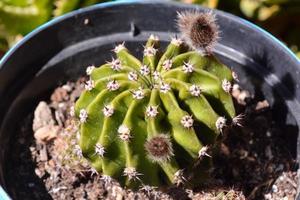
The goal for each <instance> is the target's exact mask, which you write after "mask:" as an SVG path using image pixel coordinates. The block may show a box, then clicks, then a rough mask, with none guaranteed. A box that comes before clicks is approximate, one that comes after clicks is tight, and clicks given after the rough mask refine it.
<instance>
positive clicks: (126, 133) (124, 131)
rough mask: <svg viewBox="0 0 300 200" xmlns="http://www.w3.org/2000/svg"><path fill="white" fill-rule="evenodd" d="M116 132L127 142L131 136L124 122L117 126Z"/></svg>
mask: <svg viewBox="0 0 300 200" xmlns="http://www.w3.org/2000/svg"><path fill="white" fill-rule="evenodd" d="M118 133H119V138H120V139H121V140H123V141H125V142H128V141H129V140H130V138H131V135H130V129H129V128H128V127H127V126H126V125H124V124H122V125H121V126H119V128H118Z"/></svg>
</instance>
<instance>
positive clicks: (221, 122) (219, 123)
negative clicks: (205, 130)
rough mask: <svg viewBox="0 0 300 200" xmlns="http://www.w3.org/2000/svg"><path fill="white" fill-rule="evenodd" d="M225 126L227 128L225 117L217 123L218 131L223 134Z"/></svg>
mask: <svg viewBox="0 0 300 200" xmlns="http://www.w3.org/2000/svg"><path fill="white" fill-rule="evenodd" d="M225 126H226V119H225V118H224V117H219V118H218V119H217V121H216V127H217V129H218V130H219V131H220V132H221V133H222V130H223V128H224V127H225Z"/></svg>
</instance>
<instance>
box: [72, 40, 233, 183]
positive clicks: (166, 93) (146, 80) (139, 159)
mask: <svg viewBox="0 0 300 200" xmlns="http://www.w3.org/2000/svg"><path fill="white" fill-rule="evenodd" d="M158 47H159V40H158V38H157V37H155V36H153V35H151V36H150V38H149V40H148V41H147V43H146V46H145V49H144V58H143V61H142V62H140V61H139V60H138V59H137V58H135V57H134V56H133V55H131V54H130V53H129V51H128V50H127V49H126V48H125V46H124V43H123V44H120V45H118V46H116V48H115V49H114V52H115V53H116V59H114V60H112V62H109V63H107V64H104V65H102V66H101V67H99V68H95V67H93V66H90V67H88V68H87V74H88V75H90V80H89V81H87V83H86V85H85V88H86V90H85V91H84V92H83V93H82V94H81V96H80V98H79V99H78V100H77V102H76V105H75V115H76V116H77V117H78V118H79V120H80V122H81V125H80V132H81V136H80V141H79V145H80V147H81V150H82V154H83V156H84V157H85V158H87V159H88V160H89V161H90V163H91V165H92V167H93V168H94V169H96V170H97V171H98V172H101V173H102V174H103V175H104V177H106V178H107V177H114V178H116V179H118V180H119V181H120V183H121V184H124V185H126V186H129V187H135V186H139V185H162V184H164V183H174V184H179V183H181V182H182V181H183V180H184V178H183V177H182V172H183V169H187V168H189V167H190V166H193V163H195V162H196V161H197V160H198V161H200V162H204V160H205V159H204V160H203V159H202V157H205V156H209V155H208V154H207V146H205V145H213V144H214V143H215V141H216V138H217V137H218V135H219V134H220V132H222V129H223V128H224V126H225V123H226V120H229V121H230V120H232V119H233V117H234V116H235V110H234V106H233V102H232V98H231V95H230V88H231V82H232V81H233V76H232V72H231V70H230V69H229V68H227V67H226V66H224V65H223V64H221V63H220V62H219V61H218V60H217V59H216V58H214V57H213V56H201V55H200V54H199V53H198V52H196V51H188V50H187V48H186V46H185V45H184V44H183V43H182V40H180V39H176V38H173V39H172V41H171V43H170V44H169V45H168V46H167V49H166V51H165V53H164V54H160V53H159V52H158V49H157V48H158ZM195 129H197V131H195ZM183 163H184V164H183ZM186 163H187V164H188V165H186ZM199 174H201V172H199Z"/></svg>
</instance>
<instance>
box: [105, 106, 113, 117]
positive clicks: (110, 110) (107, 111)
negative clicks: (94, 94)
mask: <svg viewBox="0 0 300 200" xmlns="http://www.w3.org/2000/svg"><path fill="white" fill-rule="evenodd" d="M102 112H103V114H104V116H105V117H110V116H112V115H113V114H114V108H113V107H112V106H111V105H106V106H104V107H103V109H102Z"/></svg>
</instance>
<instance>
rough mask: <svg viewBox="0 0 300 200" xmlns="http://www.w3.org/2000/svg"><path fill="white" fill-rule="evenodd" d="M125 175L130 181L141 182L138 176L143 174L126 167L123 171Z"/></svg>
mask: <svg viewBox="0 0 300 200" xmlns="http://www.w3.org/2000/svg"><path fill="white" fill-rule="evenodd" d="M123 175H124V176H127V177H128V179H129V180H140V178H139V177H138V176H140V175H142V174H141V173H138V172H137V171H136V169H135V168H134V167H126V168H125V169H124V171H123Z"/></svg>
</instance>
